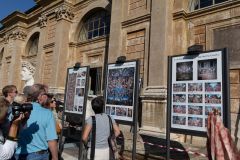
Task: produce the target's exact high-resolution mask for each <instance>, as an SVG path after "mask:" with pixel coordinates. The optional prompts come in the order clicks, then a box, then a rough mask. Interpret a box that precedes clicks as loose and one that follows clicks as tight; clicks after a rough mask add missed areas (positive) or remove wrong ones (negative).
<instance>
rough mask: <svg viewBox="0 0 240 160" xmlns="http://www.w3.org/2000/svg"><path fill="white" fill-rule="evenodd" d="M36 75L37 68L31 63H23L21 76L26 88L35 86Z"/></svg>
mask: <svg viewBox="0 0 240 160" xmlns="http://www.w3.org/2000/svg"><path fill="white" fill-rule="evenodd" d="M34 73H35V67H34V66H33V65H32V64H31V63H29V62H27V61H23V62H22V70H21V76H22V80H24V81H25V85H24V87H26V86H32V85H33V84H34V78H33V75H34Z"/></svg>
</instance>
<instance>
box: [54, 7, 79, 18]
mask: <svg viewBox="0 0 240 160" xmlns="http://www.w3.org/2000/svg"><path fill="white" fill-rule="evenodd" d="M55 14H56V18H57V20H60V19H66V20H72V19H73V18H74V14H73V12H72V11H71V10H70V8H68V7H66V6H61V7H59V8H58V9H56V10H55Z"/></svg>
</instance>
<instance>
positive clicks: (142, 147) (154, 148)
mask: <svg viewBox="0 0 240 160" xmlns="http://www.w3.org/2000/svg"><path fill="white" fill-rule="evenodd" d="M74 141H75V142H76V143H74ZM142 142H148V143H152V144H154V145H149V144H148V143H142ZM78 144H79V143H78V142H77V141H76V140H73V139H67V140H66V143H65V145H64V150H63V154H62V158H63V159H64V160H78V153H79V149H78ZM165 144H166V140H165V138H161V137H154V136H149V135H141V134H140V135H138V137H137V155H136V159H137V160H163V159H165V157H166V149H165V148H164V147H163V146H165ZM171 147H173V148H178V149H182V150H185V149H190V150H191V151H193V152H200V153H206V148H205V147H201V148H200V147H196V146H192V145H189V144H185V143H179V142H177V141H171ZM131 150H132V136H131V134H129V135H125V151H124V157H125V159H126V160H131V159H132V158H131V157H132V155H131ZM170 154H171V160H189V159H190V160H207V158H206V157H202V156H199V155H194V154H189V153H187V152H179V151H176V150H171V152H170Z"/></svg>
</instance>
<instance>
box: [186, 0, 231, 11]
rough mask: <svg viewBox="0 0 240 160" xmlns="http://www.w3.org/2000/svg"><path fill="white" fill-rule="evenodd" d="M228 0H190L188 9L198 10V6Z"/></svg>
mask: <svg viewBox="0 0 240 160" xmlns="http://www.w3.org/2000/svg"><path fill="white" fill-rule="evenodd" d="M225 1H228V0H190V1H189V6H190V11H194V10H198V9H200V8H204V7H208V6H211V5H215V4H218V3H222V2H225Z"/></svg>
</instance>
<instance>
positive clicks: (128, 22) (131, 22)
mask: <svg viewBox="0 0 240 160" xmlns="http://www.w3.org/2000/svg"><path fill="white" fill-rule="evenodd" d="M150 18H151V15H150V14H146V15H143V16H140V17H136V18H132V19H129V20H126V21H124V22H122V27H123V28H125V27H128V26H132V25H136V24H140V23H143V22H147V21H149V20H150Z"/></svg>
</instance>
